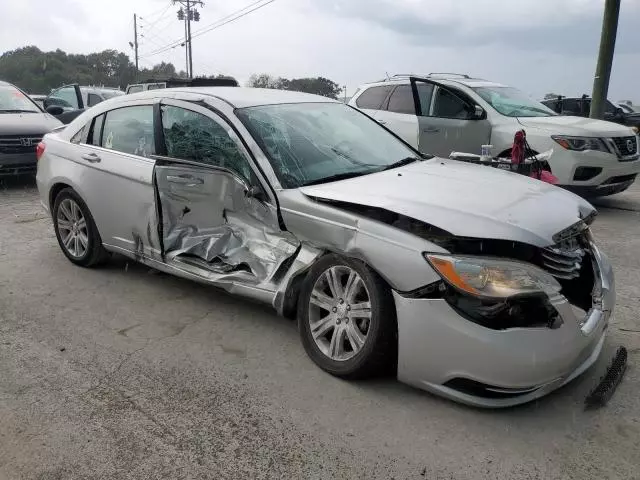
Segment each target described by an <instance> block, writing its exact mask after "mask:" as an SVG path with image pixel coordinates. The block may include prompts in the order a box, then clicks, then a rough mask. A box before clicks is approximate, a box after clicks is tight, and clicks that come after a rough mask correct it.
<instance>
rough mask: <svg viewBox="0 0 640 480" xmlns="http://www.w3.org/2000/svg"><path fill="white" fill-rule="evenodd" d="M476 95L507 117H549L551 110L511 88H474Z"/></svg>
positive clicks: (553, 113)
mask: <svg viewBox="0 0 640 480" xmlns="http://www.w3.org/2000/svg"><path fill="white" fill-rule="evenodd" d="M473 90H475V91H476V92H477V93H478V95H480V96H481V97H482V99H483V100H484V101H486V102H487V103H489V104H490V105H491V106H492V107H493V108H495V109H496V110H497V111H498V113H501V114H502V115H505V116H507V117H550V116H553V115H557V113H555V112H554V111H553V110H551V109H550V108H548V107H546V106H544V105H543V104H542V103H540V102H538V101H536V100H534V99H532V98H531V97H529V96H528V95H527V94H525V93H524V92H521V91H520V90H518V89H516V88H512V87H475V88H474V89H473Z"/></svg>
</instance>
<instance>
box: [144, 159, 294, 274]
mask: <svg viewBox="0 0 640 480" xmlns="http://www.w3.org/2000/svg"><path fill="white" fill-rule="evenodd" d="M155 171H156V182H157V188H158V197H159V199H160V211H161V212H162V225H163V228H162V231H163V238H162V243H163V253H164V257H165V261H167V262H175V261H178V262H180V263H181V264H183V265H184V268H187V266H188V265H191V266H192V267H194V270H195V271H201V270H202V269H203V268H204V269H205V270H211V271H212V274H213V275H216V274H218V275H221V276H225V275H231V276H238V277H239V279H242V280H244V281H246V282H247V283H250V284H261V283H266V282H269V281H271V278H272V277H273V275H274V273H275V272H276V270H277V269H278V267H279V266H280V265H281V264H282V262H284V261H285V260H287V259H288V258H289V257H291V256H292V255H293V254H294V253H295V252H296V250H297V249H298V245H299V244H300V242H299V241H298V240H297V239H296V238H295V236H293V235H292V234H291V233H289V232H283V231H281V230H280V228H279V226H278V223H277V215H276V213H275V212H274V211H273V209H272V208H271V206H270V205H267V204H265V203H263V202H261V201H258V200H256V199H255V198H252V197H248V196H247V195H246V193H247V191H248V189H249V186H248V185H247V184H246V183H244V182H243V181H242V180H241V179H240V178H239V177H238V176H237V175H236V174H234V173H233V172H231V171H228V170H224V169H221V168H203V167H196V166H193V165H189V166H186V165H185V166H181V165H162V166H156V168H155ZM212 280H215V277H213V278H212Z"/></svg>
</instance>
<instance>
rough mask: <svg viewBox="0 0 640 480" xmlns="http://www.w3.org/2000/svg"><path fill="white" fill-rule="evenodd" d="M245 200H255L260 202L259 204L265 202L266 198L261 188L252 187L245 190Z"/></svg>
mask: <svg viewBox="0 0 640 480" xmlns="http://www.w3.org/2000/svg"><path fill="white" fill-rule="evenodd" d="M245 195H246V196H247V198H255V199H256V200H258V201H260V202H266V201H267V196H266V195H265V193H264V191H263V190H262V188H260V187H258V186H256V185H253V186H251V187H249V190H247V192H246V194H245Z"/></svg>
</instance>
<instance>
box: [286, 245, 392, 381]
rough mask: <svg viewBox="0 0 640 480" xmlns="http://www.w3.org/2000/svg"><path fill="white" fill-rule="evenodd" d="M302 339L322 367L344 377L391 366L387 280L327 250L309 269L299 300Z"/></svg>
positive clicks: (384, 370) (378, 371)
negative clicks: (327, 252) (324, 255)
mask: <svg viewBox="0 0 640 480" xmlns="http://www.w3.org/2000/svg"><path fill="white" fill-rule="evenodd" d="M298 321H299V328H300V335H301V338H302V343H303V345H304V347H305V350H306V351H307V353H308V355H309V356H310V357H311V359H312V360H313V361H314V362H315V363H316V364H317V365H318V366H319V367H320V368H322V369H323V370H325V371H327V372H329V373H331V374H333V375H336V376H339V377H344V378H364V377H370V376H374V375H380V374H383V373H388V372H389V371H391V370H392V369H393V368H394V367H395V365H396V362H397V353H396V352H397V339H396V316H395V308H394V304H393V298H392V296H391V292H390V289H389V287H388V286H387V285H386V283H385V282H384V281H383V280H382V279H381V278H380V276H378V275H377V274H376V273H375V272H374V271H372V270H371V269H370V268H369V267H368V266H367V265H365V264H364V263H363V262H361V261H359V260H354V259H349V258H343V257H340V256H338V255H327V256H326V257H323V258H322V259H320V260H319V261H318V262H317V263H316V264H315V265H314V266H313V267H312V268H311V270H310V271H309V274H308V275H307V278H306V279H305V282H304V284H303V287H302V291H301V294H300V299H299V304H298Z"/></svg>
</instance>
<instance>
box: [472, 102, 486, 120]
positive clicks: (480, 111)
mask: <svg viewBox="0 0 640 480" xmlns="http://www.w3.org/2000/svg"><path fill="white" fill-rule="evenodd" d="M471 118H472V119H474V120H482V119H483V118H484V108H482V107H481V106H480V105H475V106H474V107H473V112H472V114H471Z"/></svg>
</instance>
